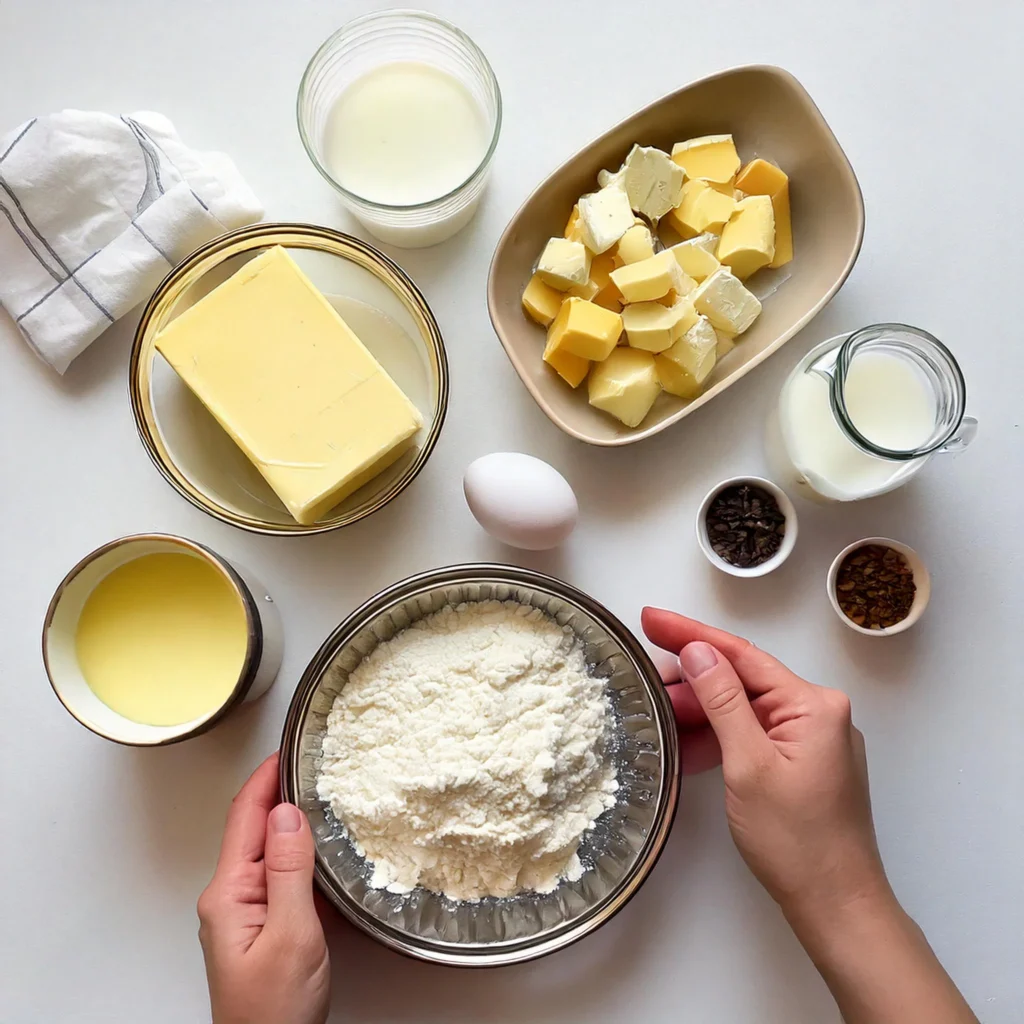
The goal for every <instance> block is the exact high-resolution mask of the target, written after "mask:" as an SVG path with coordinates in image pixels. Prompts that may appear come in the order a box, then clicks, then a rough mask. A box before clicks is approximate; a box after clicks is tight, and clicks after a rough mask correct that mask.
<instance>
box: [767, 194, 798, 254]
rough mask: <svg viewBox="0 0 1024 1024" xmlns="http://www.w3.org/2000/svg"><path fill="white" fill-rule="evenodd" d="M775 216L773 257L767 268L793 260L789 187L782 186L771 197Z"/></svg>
mask: <svg viewBox="0 0 1024 1024" xmlns="http://www.w3.org/2000/svg"><path fill="white" fill-rule="evenodd" d="M771 198H772V211H773V212H774V214H775V256H774V257H773V258H772V261H771V263H769V264H768V266H769V267H781V266H784V265H785V264H787V263H788V262H789V261H790V260H791V259H792V258H793V223H792V220H791V219H790V213H789V185H788V184H786V185H783V186H782V188H781V189H779V191H778V192H776V193H775V194H774V195H773V196H772V197H771Z"/></svg>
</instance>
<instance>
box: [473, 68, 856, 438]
mask: <svg viewBox="0 0 1024 1024" xmlns="http://www.w3.org/2000/svg"><path fill="white" fill-rule="evenodd" d="M721 132H731V133H732V134H733V135H734V137H735V139H736V145H737V148H738V149H739V152H740V155H741V156H742V158H743V159H744V161H746V160H750V159H752V158H753V157H755V156H761V157H764V158H766V159H768V160H771V161H773V162H774V163H776V164H778V165H779V166H780V167H782V169H783V170H785V171H786V173H787V174H788V175H789V178H790V194H791V202H792V208H793V245H794V250H795V254H794V259H793V261H792V262H791V263H790V264H788V265H787V266H785V267H781V268H779V269H778V270H774V271H767V270H765V271H761V272H759V274H757V275H755V276H754V277H753V278H752V279H751V280H750V282H749V286H750V287H751V289H752V290H753V291H754V292H755V294H757V295H758V297H759V298H761V299H762V302H763V305H764V311H763V312H762V314H761V316H760V317H759V319H758V320H757V322H756V323H755V324H754V326H753V327H751V328H750V330H749V331H747V332H746V334H744V335H742V336H741V338H740V339H739V341H738V344H737V345H736V347H735V348H734V349H733V351H732V352H730V353H729V354H728V355H727V356H725V357H724V358H723V359H722V360H721V361H720V362H719V364H718V365H717V366H716V367H715V370H714V372H713V374H712V376H711V377H710V378H709V384H708V387H707V390H706V391H705V392H704V393H703V394H702V395H701V396H700V397H699V398H696V399H694V400H692V401H690V402H686V401H684V400H682V399H678V398H673V397H672V396H670V395H662V396H661V397H660V398H659V399H658V401H657V403H656V404H655V406H654V408H653V409H652V410H651V412H650V413H649V414H648V416H647V418H646V419H645V420H644V421H643V423H642V424H641V425H640V426H639V427H636V428H634V429H630V428H628V427H625V426H623V425H622V424H621V423H619V422H618V421H617V420H614V419H612V418H611V417H610V416H607V415H606V414H604V413H602V412H600V411H598V410H596V409H594V408H592V407H591V406H590V405H589V404H588V402H587V388H586V384H585V383H584V384H583V385H581V386H580V387H579V388H578V389H576V390H575V391H574V390H572V389H571V388H570V387H568V386H567V385H566V384H565V382H564V381H562V380H561V379H560V378H559V377H558V376H557V375H556V374H555V373H553V372H552V371H551V370H550V368H549V367H547V366H546V365H545V364H544V363H543V362H542V360H541V351H542V348H543V344H544V331H543V330H542V329H541V328H540V327H538V326H537V324H535V323H533V322H532V321H531V320H528V319H527V318H526V317H525V316H524V315H523V311H522V307H521V305H520V299H521V296H522V292H523V288H524V287H525V286H526V283H527V281H528V280H529V279H530V275H531V273H532V271H533V265H534V262H535V260H536V259H537V255H538V254H539V253H540V251H541V249H542V248H543V247H544V243H545V241H546V240H547V239H548V238H549V237H551V236H552V235H561V234H562V231H563V229H564V227H565V222H566V219H567V218H568V216H569V213H570V211H571V210H572V207H573V204H574V203H575V202H576V200H577V198H579V196H580V195H582V194H584V193H586V192H591V191H593V190H594V189H595V188H596V187H597V172H598V171H599V170H600V169H601V168H602V167H607V168H611V169H613V170H614V169H616V168H617V167H618V166H619V164H620V163H621V162H622V160H623V158H624V157H625V156H626V154H627V153H628V152H629V150H630V148H631V147H632V146H633V144H634V143H637V142H638V143H641V144H642V145H647V146H659V147H661V148H662V149H665V150H667V151H671V149H672V145H673V143H675V142H679V141H681V140H683V139H688V138H693V137H694V136H699V135H711V134H716V133H721ZM863 236H864V201H863V199H862V197H861V192H860V186H859V185H858V184H857V178H856V176H855V175H854V173H853V168H852V167H851V166H850V162H849V160H847V158H846V154H845V153H844V152H843V150H842V148H841V147H840V145H839V143H838V142H837V141H836V138H835V136H834V135H833V134H832V132H831V130H830V129H829V126H828V124H827V123H826V122H825V119H824V118H823V117H822V116H821V112H820V111H819V110H818V108H817V107H816V106H815V105H814V102H813V101H812V100H811V97H810V96H809V95H808V94H807V91H806V90H805V89H804V88H803V86H802V85H801V84H800V83H799V82H798V81H797V80H796V79H795V78H794V77H793V76H792V75H791V74H789V73H788V72H787V71H783V70H782V69H781V68H777V67H771V66H768V65H748V66H744V67H738V68H733V69H731V70H729V71H722V72H720V73H718V74H715V75H710V76H709V77H707V78H702V79H700V80H699V81H697V82H694V83H693V84H691V85H687V86H685V87H684V88H682V89H680V90H678V91H677V92H674V93H670V94H669V95H668V96H665V97H663V98H662V99H660V100H657V101H656V102H655V103H652V104H651V105H650V106H648V107H645V108H644V109H643V110H641V111H639V112H638V113H636V114H634V115H633V116H632V117H629V118H627V119H626V120H625V121H622V122H621V123H620V124H618V125H616V126H615V127H614V128H612V129H611V131H609V132H606V133H605V134H604V135H602V136H601V137H600V138H598V139H596V140H595V141H594V142H592V143H590V145H588V146H585V147H584V148H583V149H582V150H580V151H579V152H578V153H577V154H576V155H575V156H574V157H572V159H570V160H568V161H567V162H566V163H565V164H563V165H562V166H561V167H559V168H557V169H556V170H555V171H554V172H553V173H552V174H551V175H550V176H549V177H548V178H546V179H545V180H544V181H543V182H541V184H540V185H539V186H538V187H537V189H536V190H535V191H534V192H533V194H532V195H531V196H530V197H529V198H528V199H527V200H526V202H525V203H523V205H522V207H520V209H519V211H518V212H517V213H516V215H515V216H514V217H513V218H512V220H511V222H510V223H509V225H508V227H507V228H506V229H505V233H504V234H503V235H502V236H501V239H500V241H499V242H498V247H497V249H496V250H495V253H494V259H493V260H492V262H491V270H490V277H489V279H488V283H487V303H488V308H489V310H490V314H491V322H492V323H493V324H494V329H495V331H496V332H497V335H498V337H499V338H500V339H501V343H502V345H503V346H504V347H505V352H506V353H507V355H508V357H509V359H510V360H511V361H512V365H513V366H514V367H515V368H516V371H517V372H518V373H519V376H520V377H521V378H522V381H523V383H524V384H525V385H526V387H527V388H528V389H529V391H530V394H532V395H533V397H534V398H535V399H536V400H537V404H538V405H539V406H540V407H541V409H543V410H544V412H545V413H546V414H547V415H548V417H550V419H551V420H553V421H554V422H555V423H557V424H558V426H560V427H561V428H562V429H563V430H564V431H565V432H566V433H567V434H570V435H572V436H573V437H575V438H578V439H579V440H581V441H586V442H587V443H588V444H595V445H605V446H617V445H624V444H631V443H632V442H634V441H640V440H643V439H644V438H646V437H651V436H652V435H654V434H656V433H658V432H659V431H660V430H664V429H665V428H666V427H668V426H670V425H671V424H673V423H676V422H677V421H678V420H681V419H683V417H685V416H688V415H689V414H690V413H691V412H693V411H694V410H696V409H699V408H700V407H701V406H702V405H704V404H706V403H707V402H710V401H711V400H712V399H713V398H714V397H715V396H716V395H719V394H721V393H722V392H723V391H724V390H725V389H726V388H727V387H729V385H730V384H732V383H733V382H735V381H737V380H739V378H740V377H742V376H743V375H744V374H746V373H749V371H750V370H752V369H753V368H754V367H755V366H757V365H758V364H759V363H761V362H763V361H764V360H765V359H767V358H768V356H770V355H771V354H772V353H773V352H775V351H777V350H778V349H779V348H781V347H782V345H783V344H785V343H786V342H787V341H788V340H789V339H790V338H792V337H793V335H794V334H796V332H797V331H799V330H800V329H801V328H802V327H804V326H805V325H806V324H807V323H808V322H809V321H810V319H811V318H812V317H813V316H814V315H815V314H816V313H818V311H819V310H821V308H822V307H823V306H824V305H825V304H826V303H827V302H828V301H829V299H831V298H832V296H833V295H835V293H836V292H837V291H838V290H839V288H840V286H841V285H842V283H843V282H844V281H845V280H846V278H847V275H848V274H849V273H850V270H851V268H852V267H853V264H854V262H855V261H856V259H857V255H858V253H859V252H860V246H861V240H862V239H863Z"/></svg>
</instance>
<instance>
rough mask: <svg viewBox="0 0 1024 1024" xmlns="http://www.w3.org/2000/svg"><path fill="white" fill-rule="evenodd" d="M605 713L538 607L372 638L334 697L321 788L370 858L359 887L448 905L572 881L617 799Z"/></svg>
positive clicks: (480, 607) (600, 688)
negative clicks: (419, 895) (583, 844)
mask: <svg viewBox="0 0 1024 1024" xmlns="http://www.w3.org/2000/svg"><path fill="white" fill-rule="evenodd" d="M610 726H611V711H610V707H609V704H608V700H607V697H606V696H605V693H604V684H603V682H602V681H601V680H600V679H595V678H593V677H592V676H590V675H588V674H587V668H586V665H585V663H584V660H583V655H582V652H581V651H580V650H579V648H578V645H574V644H573V643H572V641H571V639H570V638H569V637H567V635H566V633H565V632H563V630H562V628H561V627H560V626H559V625H558V624H557V623H555V622H554V621H553V620H551V619H550V618H548V617H547V616H545V615H544V614H543V613H541V612H540V611H538V610H536V609H533V608H529V607H524V606H522V605H519V604H514V603H511V602H506V603H501V602H498V601H486V602H480V603H476V604H463V605H460V606H459V607H457V608H444V609H442V610H441V611H439V612H436V613H435V614H433V615H430V616H428V617H427V618H425V619H421V620H419V621H417V622H415V623H414V624H413V625H412V626H410V627H409V628H408V629H405V630H403V631H402V632H401V633H399V634H398V635H397V636H395V637H394V638H393V639H392V640H390V641H388V642H387V643H383V644H380V645H379V646H378V647H377V648H376V649H375V650H374V651H373V653H372V654H371V655H370V656H369V657H368V658H366V659H365V660H364V661H363V662H362V663H361V664H360V665H359V666H358V667H357V668H356V670H355V671H354V672H353V673H352V674H351V676H350V677H349V680H348V682H347V683H346V685H345V687H344V689H343V690H342V691H341V693H340V694H339V695H338V697H337V699H336V700H335V702H334V708H333V710H332V711H331V713H330V716H329V718H328V729H327V735H326V736H325V737H324V743H323V753H324V759H323V766H322V768H321V772H320V776H319V778H318V780H317V793H318V794H319V796H320V799H321V800H324V801H328V802H329V803H330V805H331V809H332V810H333V811H334V814H335V816H336V817H337V818H338V820H339V821H340V822H342V823H343V824H344V826H345V827H346V829H347V830H348V833H349V835H350V837H351V838H352V839H353V841H354V842H355V845H356V849H357V851H358V852H359V853H360V854H361V855H363V856H365V857H366V858H367V859H368V860H369V861H371V863H372V866H373V878H372V881H371V883H370V884H371V885H372V886H374V887H375V888H386V889H388V890H390V891H391V892H397V893H405V892H410V891H411V890H412V889H413V888H415V887H416V886H417V885H422V886H425V887H426V888H427V889H431V890H433V891H435V892H440V893H444V894H445V895H446V896H449V897H451V898H452V899H456V900H477V899H480V898H481V897H483V896H511V895H513V894H514V893H517V892H519V891H521V890H534V891H536V892H550V891H551V890H552V889H554V888H555V886H556V885H557V884H558V882H559V881H560V879H562V878H569V879H575V878H579V876H580V875H581V873H582V866H581V865H580V861H579V857H578V856H577V853H576V849H577V846H578V845H579V842H580V839H581V837H582V836H583V833H584V832H586V831H587V829H589V828H590V827H591V826H592V825H593V823H594V821H595V819H596V818H597V817H598V816H599V815H600V814H601V813H602V811H604V810H605V809H607V808H608V807H611V806H612V805H613V804H614V803H615V797H614V795H613V794H614V793H615V791H616V789H617V788H618V784H617V783H616V781H615V770H614V768H613V767H612V765H611V763H610V758H609V757H608V756H607V755H606V751H605V744H606V741H607V739H608V736H609V730H610Z"/></svg>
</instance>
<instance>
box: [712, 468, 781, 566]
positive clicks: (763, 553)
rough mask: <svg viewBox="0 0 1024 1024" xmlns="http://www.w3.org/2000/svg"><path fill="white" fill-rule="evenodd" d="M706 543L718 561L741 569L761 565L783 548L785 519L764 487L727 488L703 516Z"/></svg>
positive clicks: (748, 485) (739, 486) (741, 485)
mask: <svg viewBox="0 0 1024 1024" xmlns="http://www.w3.org/2000/svg"><path fill="white" fill-rule="evenodd" d="M706 525H707V531H708V541H709V543H710V544H711V548H712V550H713V551H714V552H715V554H716V555H718V557H719V558H721V559H723V560H724V561H726V562H728V563H729V564H730V565H735V566H736V567H737V568H740V569H752V568H754V567H755V566H758V565H763V564H764V563H765V562H767V561H768V559H770V558H772V557H773V556H774V555H775V554H776V552H777V551H778V550H779V548H780V547H781V546H782V538H783V536H784V535H785V533H786V517H785V515H784V514H783V512H782V510H781V509H780V508H779V503H778V502H777V501H776V500H775V498H774V497H773V496H772V495H771V494H769V493H768V492H767V491H766V490H765V489H764V488H763V487H756V486H754V485H752V484H738V485H735V486H732V487H726V488H725V489H724V490H722V491H720V492H719V493H718V494H716V495H715V497H714V498H713V499H712V501H711V505H710V506H709V507H708V511H707V516H706Z"/></svg>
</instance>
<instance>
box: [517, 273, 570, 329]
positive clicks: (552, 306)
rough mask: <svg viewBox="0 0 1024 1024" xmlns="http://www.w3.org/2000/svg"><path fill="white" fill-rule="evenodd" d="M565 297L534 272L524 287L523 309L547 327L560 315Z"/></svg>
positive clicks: (532, 318) (530, 316)
mask: <svg viewBox="0 0 1024 1024" xmlns="http://www.w3.org/2000/svg"><path fill="white" fill-rule="evenodd" d="M564 298H565V296H564V295H563V294H562V292H560V291H557V290H556V289H554V288H552V287H551V285H549V284H545V283H544V282H543V281H542V280H541V279H540V277H539V276H538V275H537V274H534V275H533V277H531V278H530V281H529V283H528V284H527V286H526V288H524V289H523V310H524V311H525V313H526V315H527V316H528V317H529V318H530V319H531V320H535V321H536V322H537V323H539V324H540V325H541V327H547V326H548V325H549V324H550V323H551V321H552V320H554V319H555V317H556V316H558V311H559V309H561V308H562V300H563V299H564Z"/></svg>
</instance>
